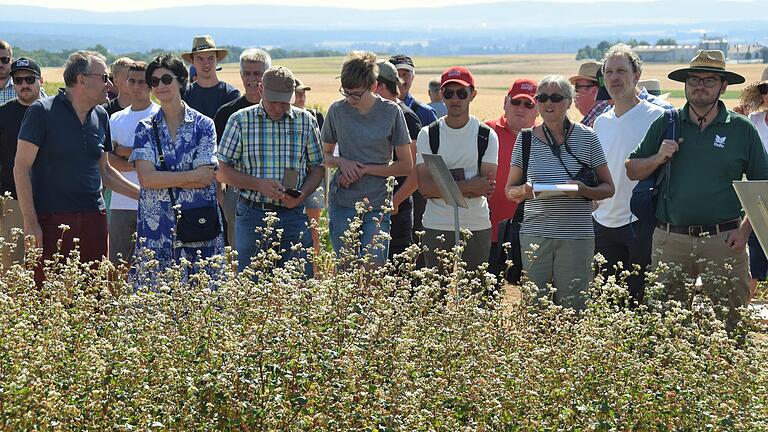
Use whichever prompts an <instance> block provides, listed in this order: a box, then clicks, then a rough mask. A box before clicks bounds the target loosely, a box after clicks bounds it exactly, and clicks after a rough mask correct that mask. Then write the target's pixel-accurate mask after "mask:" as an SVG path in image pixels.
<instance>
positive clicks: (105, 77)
mask: <svg viewBox="0 0 768 432" xmlns="http://www.w3.org/2000/svg"><path fill="white" fill-rule="evenodd" d="M83 75H85V76H96V77H101V80H102V81H104V83H106V82H107V81H109V75H108V74H83Z"/></svg>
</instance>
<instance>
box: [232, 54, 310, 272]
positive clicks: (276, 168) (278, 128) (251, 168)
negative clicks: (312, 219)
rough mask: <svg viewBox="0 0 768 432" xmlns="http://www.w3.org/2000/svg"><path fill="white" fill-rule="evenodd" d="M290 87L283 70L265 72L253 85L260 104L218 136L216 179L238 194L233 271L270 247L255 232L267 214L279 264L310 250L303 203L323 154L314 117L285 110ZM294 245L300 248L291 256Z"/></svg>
mask: <svg viewBox="0 0 768 432" xmlns="http://www.w3.org/2000/svg"><path fill="white" fill-rule="evenodd" d="M295 88H296V81H295V78H294V76H293V74H292V73H291V71H290V70H289V69H287V68H284V67H282V66H273V67H270V68H269V69H267V71H266V72H264V76H263V78H262V82H261V83H260V84H259V93H260V96H261V102H259V103H258V104H256V105H253V106H251V107H248V108H244V109H242V110H240V111H238V112H236V113H235V114H233V115H232V116H231V117H230V118H229V120H228V121H227V125H226V127H225V128H224V133H223V135H222V136H221V146H220V148H219V152H218V158H219V164H220V166H221V171H219V175H218V177H219V180H220V181H222V182H224V183H226V184H228V185H231V186H234V187H236V188H237V189H238V190H239V191H240V196H239V198H238V203H237V208H236V211H235V224H236V226H235V232H237V237H236V239H235V248H236V249H237V254H238V271H242V270H244V269H245V268H246V267H247V266H248V265H249V264H250V263H251V259H252V258H253V257H254V256H256V254H257V253H258V252H259V250H260V249H261V248H262V247H263V245H264V244H265V243H266V244H272V243H273V242H272V241H267V242H264V241H262V237H263V235H262V233H261V232H257V228H260V227H264V226H266V223H265V221H264V218H265V217H266V216H267V213H275V214H276V215H277V218H278V222H277V226H275V227H274V228H276V229H281V230H282V231H283V232H282V237H281V238H280V250H282V251H284V252H282V257H281V260H280V262H279V265H281V266H282V265H284V264H285V263H286V262H287V261H289V260H291V259H294V258H306V251H307V248H310V247H311V246H312V237H311V235H310V233H309V228H308V226H307V215H306V214H305V213H304V199H305V198H306V197H308V196H310V195H311V194H312V193H313V192H314V191H315V189H317V187H318V186H319V185H320V182H321V181H322V180H323V176H324V174H325V172H324V169H323V152H322V148H321V146H320V131H319V128H318V127H317V120H315V117H313V116H312V114H310V113H308V112H307V111H305V110H302V109H299V108H296V107H294V106H292V105H291V100H292V99H293V96H294V90H295ZM273 240H274V239H273ZM297 243H300V244H301V245H302V247H301V249H300V250H298V251H294V250H293V248H292V245H294V244H297ZM304 271H305V274H306V275H307V276H308V277H310V276H311V275H312V264H311V262H309V261H307V262H305V265H304Z"/></svg>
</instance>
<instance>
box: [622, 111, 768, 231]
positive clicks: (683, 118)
mask: <svg viewBox="0 0 768 432" xmlns="http://www.w3.org/2000/svg"><path fill="white" fill-rule="evenodd" d="M717 104H718V109H719V112H718V114H717V117H715V119H714V121H712V123H711V124H710V125H708V126H707V127H706V128H704V130H703V131H700V130H699V124H698V122H696V121H694V120H691V119H690V117H689V116H688V104H687V103H686V104H685V106H683V107H682V108H681V109H679V110H678V113H679V115H680V137H681V138H683V142H682V143H681V144H680V149H679V150H678V151H677V153H675V155H674V157H672V159H671V161H672V166H671V176H670V179H669V186H668V187H667V188H666V190H665V193H664V194H659V196H661V197H662V198H659V201H658V203H657V206H656V218H657V219H659V220H661V221H664V222H667V223H670V224H672V225H712V224H719V223H723V222H728V221H731V220H734V219H737V218H739V217H740V216H741V213H742V208H741V203H740V202H739V199H738V197H737V196H736V191H735V190H734V189H733V182H734V181H736V180H741V179H742V177H743V175H744V174H746V176H747V179H749V180H766V179H768V156H767V155H766V152H765V149H764V148H763V144H762V143H761V141H760V136H759V135H758V133H757V129H755V126H754V125H753V124H752V122H750V121H749V119H747V118H746V117H744V116H742V115H740V114H736V113H735V112H733V111H729V110H728V109H726V108H725V104H724V103H723V102H722V101H718V102H717ZM665 132H666V123H665V118H664V117H660V118H659V119H657V120H656V121H655V122H653V124H652V125H651V127H650V128H649V129H648V133H647V134H646V135H645V138H643V141H642V142H641V143H640V146H639V147H638V148H637V149H635V150H634V151H633V152H632V153H631V154H630V155H629V158H630V159H642V158H647V157H651V156H653V155H655V154H656V153H657V152H658V151H659V147H660V146H661V142H662V141H663V140H664V136H665Z"/></svg>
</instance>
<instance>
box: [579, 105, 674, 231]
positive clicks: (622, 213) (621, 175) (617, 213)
mask: <svg viewBox="0 0 768 432" xmlns="http://www.w3.org/2000/svg"><path fill="white" fill-rule="evenodd" d="M663 114H664V109H663V108H661V107H659V106H657V105H654V104H652V103H650V102H646V101H644V100H641V101H640V103H639V104H637V105H635V106H634V107H633V108H632V109H630V110H629V111H627V112H625V113H624V114H623V115H622V116H621V117H616V112H615V111H614V109H613V108H612V109H611V110H610V111H608V112H606V113H604V114H602V115H601V116H600V117H598V118H597V120H595V125H594V128H595V132H596V133H597V136H598V138H599V139H600V144H601V145H602V147H603V152H604V153H605V158H606V160H607V161H608V169H609V170H610V171H611V178H613V185H614V187H615V188H616V193H614V195H613V196H612V197H611V198H608V199H604V200H602V201H600V206H599V207H598V208H597V210H595V211H594V212H593V213H592V217H594V218H595V220H596V221H597V222H598V223H600V225H603V226H607V227H609V228H618V227H621V226H624V225H627V224H629V223H632V222H634V221H636V220H637V217H635V215H633V214H632V212H631V211H630V210H629V200H630V199H631V198H632V189H634V187H635V185H637V181H635V180H630V179H629V177H627V170H626V168H625V167H624V162H625V161H626V160H627V157H628V156H629V154H630V153H631V152H632V150H634V149H635V148H637V146H638V144H640V141H642V140H643V138H645V134H646V132H648V128H649V127H650V126H651V123H653V122H654V120H656V119H657V118H659V117H661V116H662V115H663Z"/></svg>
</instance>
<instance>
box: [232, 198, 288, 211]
mask: <svg viewBox="0 0 768 432" xmlns="http://www.w3.org/2000/svg"><path fill="white" fill-rule="evenodd" d="M238 199H239V201H240V202H241V203H243V204H245V205H247V206H248V207H254V208H259V209H262V210H267V211H274V212H278V211H285V210H289V209H288V207H283V206H281V205H277V204H270V203H264V202H259V201H253V200H249V199H248V198H246V197H244V196H242V195H240V197H239V198H238Z"/></svg>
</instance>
